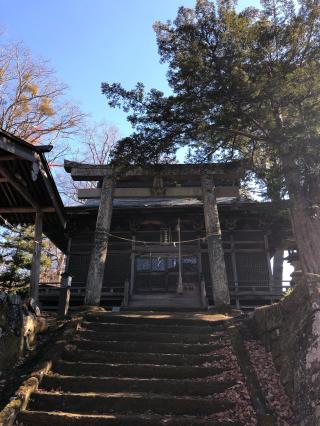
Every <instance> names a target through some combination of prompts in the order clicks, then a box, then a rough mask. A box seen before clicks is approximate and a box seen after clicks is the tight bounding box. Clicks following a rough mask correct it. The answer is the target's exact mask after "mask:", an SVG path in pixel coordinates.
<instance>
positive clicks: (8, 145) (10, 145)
mask: <svg viewBox="0 0 320 426" xmlns="http://www.w3.org/2000/svg"><path fill="white" fill-rule="evenodd" d="M0 148H1V149H3V150H4V151H7V152H10V153H11V154H14V155H17V156H18V157H20V158H22V159H23V160H27V161H37V159H36V157H35V154H34V152H32V150H31V149H28V148H27V147H26V146H23V145H22V144H20V143H18V142H17V141H15V140H12V139H10V138H9V137H6V136H4V135H2V134H0Z"/></svg>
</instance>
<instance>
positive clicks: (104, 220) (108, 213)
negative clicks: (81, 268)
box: [84, 176, 114, 306]
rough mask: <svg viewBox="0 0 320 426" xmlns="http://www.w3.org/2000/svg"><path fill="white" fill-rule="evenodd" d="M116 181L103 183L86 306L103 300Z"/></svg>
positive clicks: (107, 179)
mask: <svg viewBox="0 0 320 426" xmlns="http://www.w3.org/2000/svg"><path fill="white" fill-rule="evenodd" d="M113 187H114V181H113V178H112V177H110V176H106V177H104V178H103V181H102V188H101V197H100V204H99V210H98V216H97V222H96V229H95V232H94V245H93V249H92V253H91V259H90V265H89V270H88V277H87V284H86V295H85V299H84V304H85V305H91V306H98V305H99V303H100V298H101V290H102V283H103V275H104V269H105V263H106V259H107V250H108V239H109V232H110V225H111V217H112V199H113Z"/></svg>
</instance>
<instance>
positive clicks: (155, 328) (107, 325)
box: [82, 321, 224, 334]
mask: <svg viewBox="0 0 320 426" xmlns="http://www.w3.org/2000/svg"><path fill="white" fill-rule="evenodd" d="M82 325H83V327H84V328H85V329H87V330H93V331H105V332H109V331H115V332H125V333H131V332H136V331H139V332H142V333H143V332H149V333H172V334H189V333H190V334H210V333H212V332H215V331H219V330H223V329H224V324H216V325H212V326H210V325H209V326H208V325H202V326H200V325H199V326H196V325H194V326H192V325H162V324H157V325H153V324H131V323H129V324H122V323H113V322H101V323H98V322H96V321H83V323H82Z"/></svg>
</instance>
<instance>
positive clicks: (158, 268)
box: [151, 256, 166, 272]
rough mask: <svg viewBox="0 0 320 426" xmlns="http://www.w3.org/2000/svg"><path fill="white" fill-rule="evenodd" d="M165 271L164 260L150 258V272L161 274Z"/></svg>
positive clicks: (163, 258) (160, 257) (161, 258)
mask: <svg viewBox="0 0 320 426" xmlns="http://www.w3.org/2000/svg"><path fill="white" fill-rule="evenodd" d="M165 270H166V258H165V257H162V256H158V257H152V258H151V271H154V272H162V271H165Z"/></svg>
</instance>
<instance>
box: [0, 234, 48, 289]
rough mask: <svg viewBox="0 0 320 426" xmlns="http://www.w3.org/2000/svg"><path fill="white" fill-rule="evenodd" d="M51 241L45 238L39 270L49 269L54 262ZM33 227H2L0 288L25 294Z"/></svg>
mask: <svg viewBox="0 0 320 426" xmlns="http://www.w3.org/2000/svg"><path fill="white" fill-rule="evenodd" d="M50 244H51V243H50V242H49V241H48V240H47V239H45V240H44V241H43V250H42V254H41V271H42V273H44V272H45V271H47V270H49V269H50V268H51V267H52V264H53V263H54V261H55V260H54V254H53V253H54V252H53V251H52V253H51V252H50V248H51V249H52V248H53V247H51V245H50ZM33 251H34V227H33V226H28V227H26V226H18V227H16V228H14V229H9V228H2V233H1V239H0V265H1V266H0V289H1V290H5V291H9V292H17V293H20V294H26V293H27V291H28V288H29V285H30V271H31V266H32V254H33Z"/></svg>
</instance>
